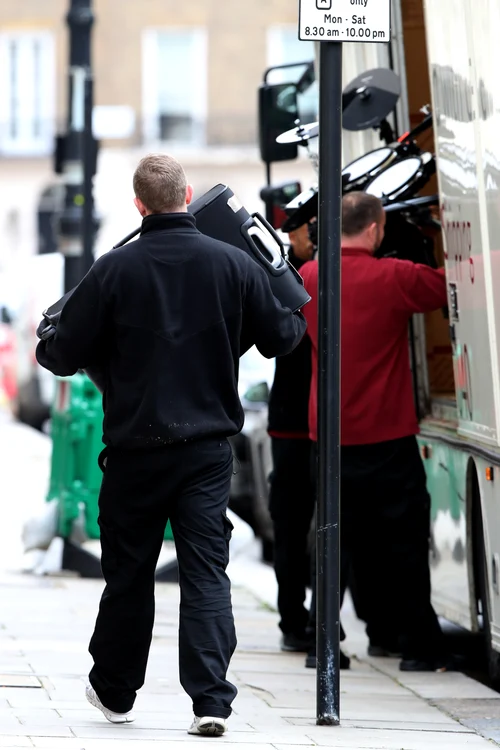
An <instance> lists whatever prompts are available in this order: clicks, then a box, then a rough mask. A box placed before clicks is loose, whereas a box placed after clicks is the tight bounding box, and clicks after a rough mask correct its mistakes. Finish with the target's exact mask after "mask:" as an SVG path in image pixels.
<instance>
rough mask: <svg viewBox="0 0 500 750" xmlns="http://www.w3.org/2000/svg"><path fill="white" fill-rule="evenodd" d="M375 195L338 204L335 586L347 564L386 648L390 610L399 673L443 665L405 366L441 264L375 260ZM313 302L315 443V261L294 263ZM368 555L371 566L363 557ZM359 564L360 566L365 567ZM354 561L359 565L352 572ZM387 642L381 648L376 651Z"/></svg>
mask: <svg viewBox="0 0 500 750" xmlns="http://www.w3.org/2000/svg"><path fill="white" fill-rule="evenodd" d="M384 226H385V213H384V210H383V207H382V203H381V202H380V201H379V200H378V198H375V197H374V196H370V195H367V194H365V193H357V192H354V193H349V194H348V195H346V196H345V197H344V199H343V202H342V322H341V326H342V330H341V445H342V453H341V483H342V486H341V497H342V507H341V513H342V515H341V522H342V523H341V528H342V539H341V556H342V563H341V579H342V581H341V587H342V592H344V591H345V587H346V584H347V580H346V578H347V572H348V570H349V564H350V563H352V565H353V570H354V572H355V576H356V578H360V577H361V576H362V577H363V581H364V588H367V589H368V590H371V591H372V592H373V595H374V601H375V602H376V605H377V606H375V607H371V608H370V612H369V622H368V627H367V634H368V636H369V638H370V643H371V645H372V646H378V647H383V646H384V641H383V639H384V628H385V627H386V626H385V623H386V622H387V612H388V611H395V617H396V618H397V625H398V626H399V627H398V632H399V633H400V634H401V644H400V645H401V650H402V657H403V658H402V661H401V664H400V668H401V669H402V670H405V671H434V670H443V669H446V668H447V666H449V662H448V660H447V657H446V655H445V651H444V646H443V636H442V632H441V629H440V626H439V622H438V619H437V617H436V614H435V612H434V610H433V608H432V605H431V585H430V571H429V537H430V497H429V494H428V492H427V488H426V477H425V470H424V467H423V464H422V461H421V458H420V454H419V450H418V444H417V441H416V437H415V436H416V434H417V433H418V431H419V427H418V421H417V416H416V412H415V406H414V401H413V388H412V376H411V371H410V364H409V346H408V323H409V320H410V318H411V316H412V315H413V314H415V313H425V312H430V311H432V310H437V309H439V308H441V307H444V306H445V305H446V304H447V294H446V281H445V276H444V272H443V271H442V270H434V269H432V268H429V267H428V266H424V265H419V264H414V263H411V262H409V261H402V260H395V259H389V258H385V259H380V260H377V259H376V258H375V257H374V253H375V251H376V250H377V249H378V248H379V247H380V245H381V243H382V240H383V237H384ZM301 273H302V276H303V278H304V283H305V287H306V289H307V291H308V292H309V294H310V295H311V297H312V298H313V299H312V302H311V303H310V304H308V305H307V306H306V307H305V308H304V314H305V317H306V318H307V323H308V334H309V336H310V338H311V342H312V384H311V394H310V403H309V428H310V437H311V439H312V440H313V441H316V442H317V439H318V435H317V387H318V306H317V298H318V262H317V261H316V260H314V261H310V262H309V263H306V264H305V265H304V266H303V267H302V269H301ZM367 561H369V564H367ZM363 562H364V564H362V563H363ZM360 567H361V569H360ZM382 650H383V649H382Z"/></svg>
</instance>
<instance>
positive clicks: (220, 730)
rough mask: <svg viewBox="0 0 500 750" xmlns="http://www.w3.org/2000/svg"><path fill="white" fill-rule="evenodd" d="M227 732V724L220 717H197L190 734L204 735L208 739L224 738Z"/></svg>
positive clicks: (189, 731) (190, 728) (189, 730)
mask: <svg viewBox="0 0 500 750" xmlns="http://www.w3.org/2000/svg"><path fill="white" fill-rule="evenodd" d="M224 732H227V722H226V720H225V719H221V718H219V717H218V716H201V717H200V716H195V717H194V719H193V723H192V724H191V726H190V727H189V729H188V734H203V735H205V736H206V737H222V735H223V734H224Z"/></svg>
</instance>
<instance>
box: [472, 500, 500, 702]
mask: <svg viewBox="0 0 500 750" xmlns="http://www.w3.org/2000/svg"><path fill="white" fill-rule="evenodd" d="M474 513H475V527H476V529H475V532H476V533H475V540H476V544H475V557H476V560H475V573H476V586H477V587H476V595H477V597H478V599H479V601H480V602H481V614H482V619H483V637H484V647H485V655H486V659H487V663H488V674H489V678H490V680H491V683H492V686H493V687H494V689H495V690H499V689H500V653H498V651H496V650H495V649H494V648H493V646H492V643H491V619H492V618H491V607H490V599H489V590H490V589H489V579H488V565H487V562H486V549H485V543H484V527H483V514H482V511H481V503H480V500H479V495H478V496H477V497H476V502H475V504H474Z"/></svg>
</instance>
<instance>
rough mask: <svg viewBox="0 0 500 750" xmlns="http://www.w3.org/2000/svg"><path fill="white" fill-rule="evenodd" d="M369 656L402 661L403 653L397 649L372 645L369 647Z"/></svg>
mask: <svg viewBox="0 0 500 750" xmlns="http://www.w3.org/2000/svg"><path fill="white" fill-rule="evenodd" d="M368 656H374V657H377V658H378V657H386V658H389V659H400V658H401V651H398V650H397V647H392V648H391V647H390V646H380V645H378V644H376V643H370V645H369V646H368Z"/></svg>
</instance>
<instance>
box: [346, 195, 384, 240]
mask: <svg viewBox="0 0 500 750" xmlns="http://www.w3.org/2000/svg"><path fill="white" fill-rule="evenodd" d="M383 210H384V208H383V205H382V201H381V200H380V198H376V197H375V196H374V195H368V194H367V193H360V192H357V191H355V192H352V193H347V195H344V197H343V199H342V234H344V235H345V236H346V237H356V235H358V234H361V232H364V230H365V229H367V228H368V227H369V226H370V225H371V224H376V223H378V222H379V221H381V219H382V212H383Z"/></svg>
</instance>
